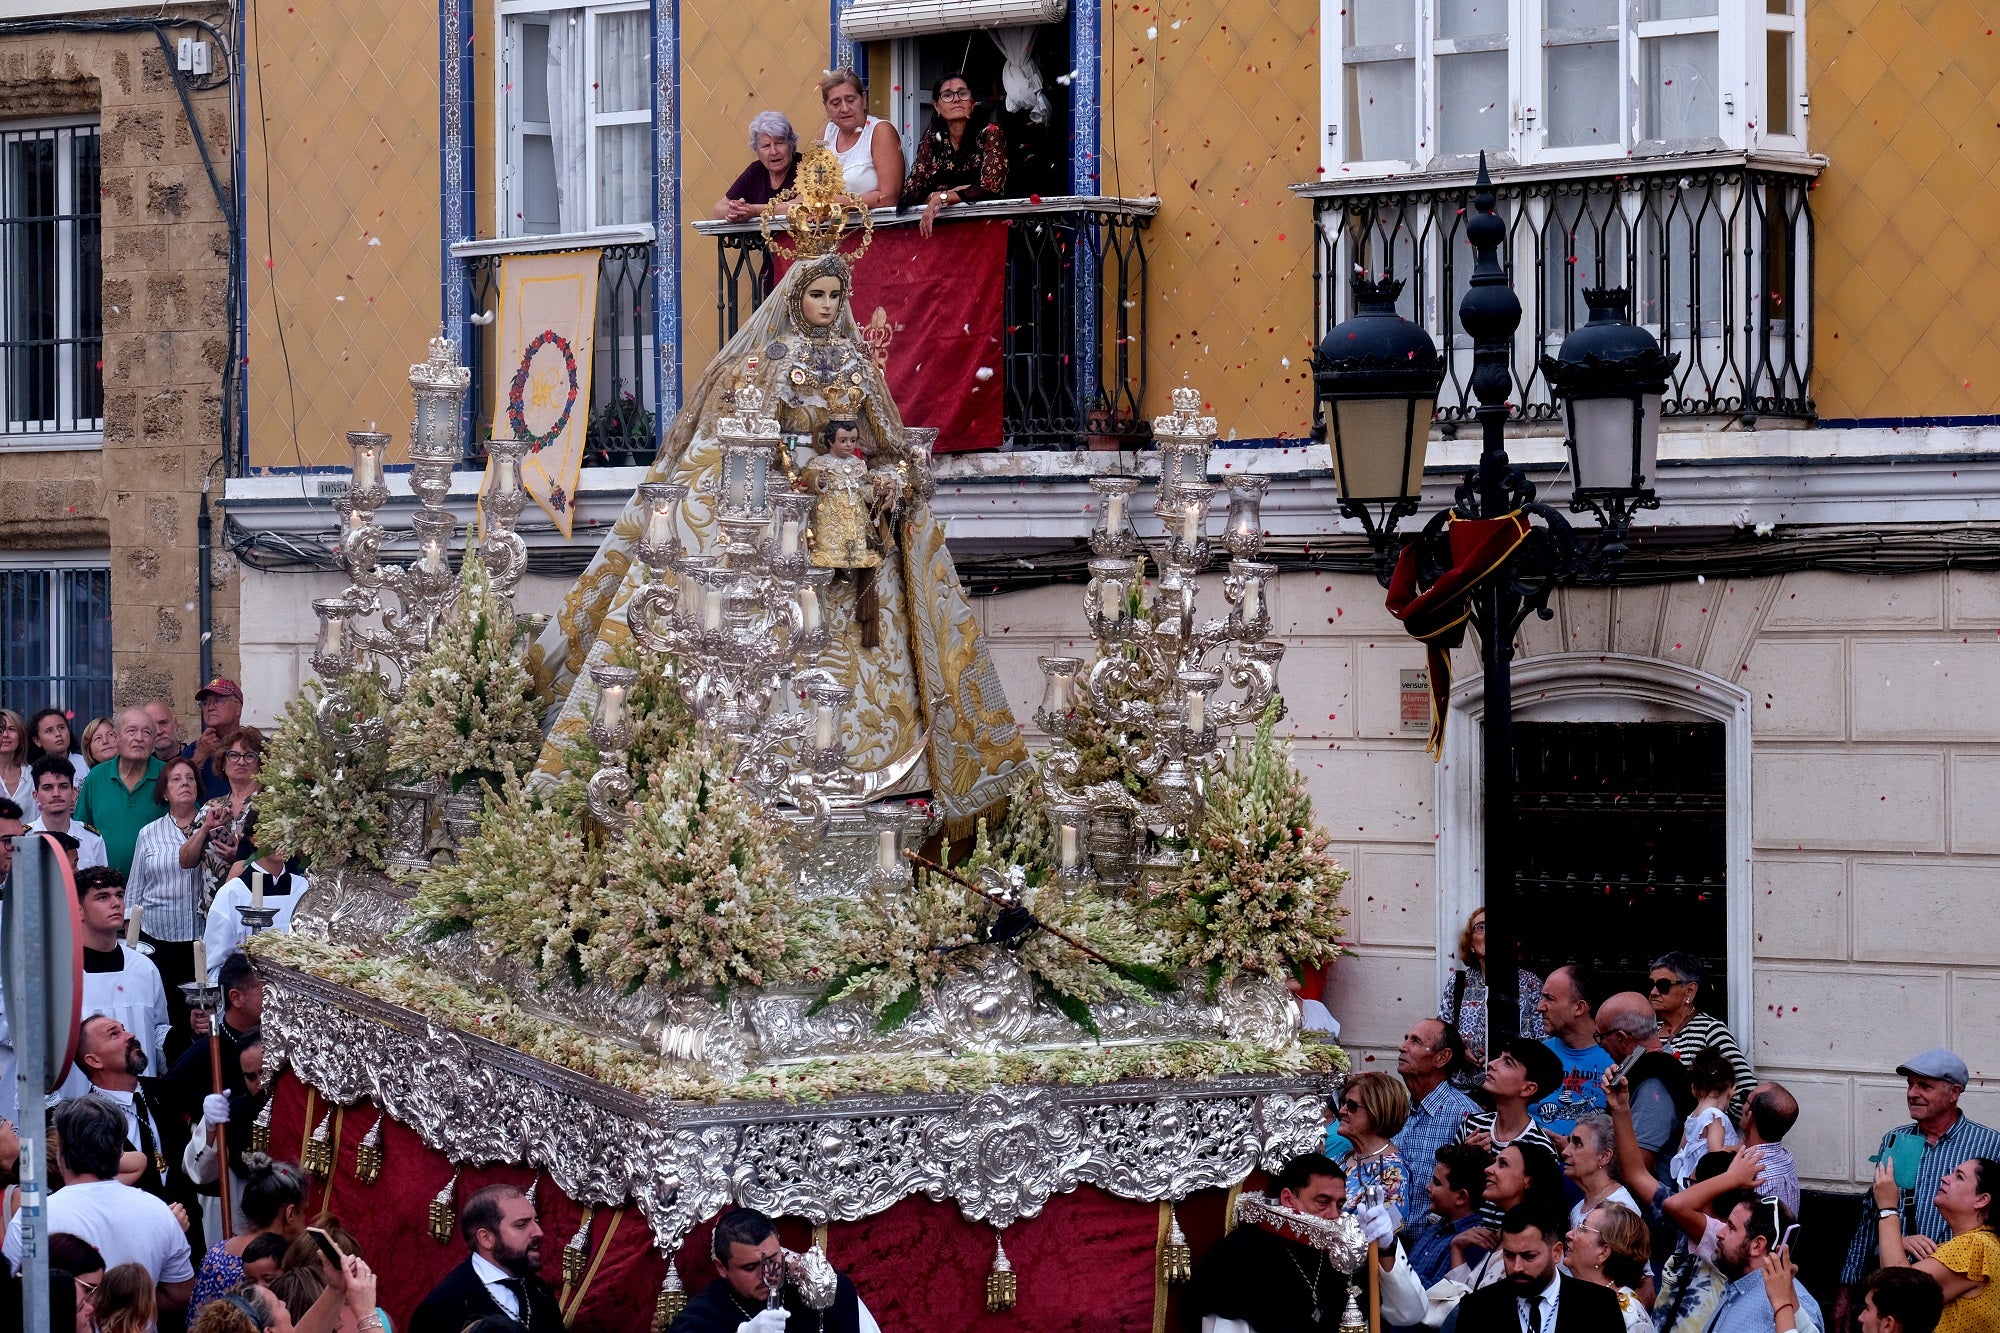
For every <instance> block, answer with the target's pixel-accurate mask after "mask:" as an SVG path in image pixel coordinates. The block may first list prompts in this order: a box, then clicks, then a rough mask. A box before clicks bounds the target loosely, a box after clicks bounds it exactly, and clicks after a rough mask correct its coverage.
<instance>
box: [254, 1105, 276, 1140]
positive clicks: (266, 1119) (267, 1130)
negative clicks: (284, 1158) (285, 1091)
mask: <svg viewBox="0 0 2000 1333" xmlns="http://www.w3.org/2000/svg"><path fill="white" fill-rule="evenodd" d="M277 1104H278V1099H277V1098H275V1097H273V1098H270V1099H269V1100H267V1101H266V1102H265V1103H264V1108H263V1109H262V1110H260V1111H259V1112H257V1118H256V1119H255V1120H252V1121H251V1122H250V1151H251V1152H269V1151H271V1108H272V1107H274V1106H276V1105H277Z"/></svg>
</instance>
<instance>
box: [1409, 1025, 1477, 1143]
mask: <svg viewBox="0 0 2000 1333" xmlns="http://www.w3.org/2000/svg"><path fill="white" fill-rule="evenodd" d="M1465 1063H1466V1056H1465V1039H1464V1038H1462V1037H1460V1036H1459V1035H1458V1030H1457V1029H1456V1028H1454V1027H1452V1026H1451V1025H1450V1024H1449V1023H1446V1022H1444V1021H1443V1020H1442V1019H1437V1018H1420V1019H1418V1020H1417V1021H1416V1022H1414V1023H1412V1024H1411V1025H1410V1030H1409V1031H1408V1032H1407V1033H1405V1034H1404V1035H1403V1044H1402V1046H1401V1047H1400V1048H1398V1050H1397V1051H1396V1074H1397V1076H1398V1077H1399V1078H1401V1079H1402V1080H1403V1086H1404V1087H1406V1088H1408V1089H1409V1090H1410V1118H1409V1119H1408V1120H1405V1121H1404V1122H1403V1127H1402V1129H1400V1130H1398V1131H1397V1132H1396V1135H1395V1139H1394V1142H1395V1144H1396V1155H1397V1156H1399V1157H1401V1158H1402V1159H1403V1170H1404V1171H1405V1172H1406V1173H1407V1174H1408V1175H1409V1177H1410V1179H1412V1180H1423V1179H1426V1178H1427V1177H1428V1176H1429V1174H1430V1169H1431V1163H1433V1162H1435V1161H1436V1160H1437V1150H1438V1149H1439V1148H1442V1147H1444V1145H1445V1144H1447V1143H1450V1142H1451V1141H1452V1140H1453V1139H1455V1138H1457V1137H1458V1127H1459V1125H1460V1124H1462V1123H1463V1122H1464V1120H1465V1117H1467V1116H1469V1115H1471V1114H1472V1113H1473V1112H1474V1111H1477V1110H1478V1109H1479V1107H1478V1105H1477V1104H1476V1103H1474V1102H1473V1100H1472V1099H1471V1098H1470V1097H1468V1096H1466V1095H1465V1094H1464V1093H1462V1092H1460V1091H1459V1090H1458V1089H1457V1088H1455V1087H1453V1086H1452V1083H1451V1076H1452V1075H1453V1074H1455V1073H1457V1072H1458V1070H1459V1069H1460V1068H1462V1067H1463V1066H1464V1065H1465Z"/></svg>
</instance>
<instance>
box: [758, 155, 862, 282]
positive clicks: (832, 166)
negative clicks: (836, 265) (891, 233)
mask: <svg viewBox="0 0 2000 1333" xmlns="http://www.w3.org/2000/svg"><path fill="white" fill-rule="evenodd" d="M792 181H793V184H792V188H791V189H789V190H786V191H784V192H783V193H781V194H778V195H775V196H773V197H772V199H771V202H770V203H768V204H765V205H764V207H763V208H762V209H761V210H759V212H758V217H757V225H758V227H759V228H760V229H761V230H762V231H763V233H764V240H765V241H766V242H768V243H769V244H770V246H771V248H773V249H774V250H776V251H777V252H778V253H779V254H781V255H784V256H785V257H786V258H788V259H813V258H817V257H818V256H820V255H830V254H833V253H834V252H835V251H837V250H839V249H840V242H841V238H842V237H844V236H845V235H846V234H847V233H848V231H849V228H850V224H849V222H848V211H849V209H851V208H854V207H855V203H856V201H855V199H854V197H853V196H852V195H850V194H848V192H847V173H846V172H844V171H842V170H841V168H840V159H839V158H837V157H835V156H834V155H833V150H832V149H831V148H829V147H827V146H826V145H825V144H824V143H816V144H810V145H808V146H807V147H806V150H805V152H803V153H801V154H799V169H798V174H797V175H795V176H794V177H793V178H792ZM781 205H782V206H783V207H784V209H785V213H784V218H785V225H786V226H787V228H789V229H790V232H791V238H792V243H791V245H790V247H787V246H786V245H785V244H784V242H783V240H782V238H780V237H774V236H772V234H771V219H772V218H774V217H776V216H778V208H779V207H780V206H781ZM859 214H860V218H861V223H860V226H861V244H860V245H858V246H856V247H855V248H854V250H853V252H852V253H850V254H849V255H848V256H847V260H848V262H849V263H853V262H854V261H855V260H857V259H859V258H861V256H862V255H863V254H864V253H866V251H867V249H868V246H869V243H870V242H872V241H873V240H874V239H875V219H874V217H873V216H872V215H871V214H870V213H869V212H868V210H867V209H865V208H863V209H860V210H859Z"/></svg>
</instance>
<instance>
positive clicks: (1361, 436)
mask: <svg viewBox="0 0 2000 1333" xmlns="http://www.w3.org/2000/svg"><path fill="white" fill-rule="evenodd" d="M1434 401H1435V400H1433V399H1430V398H1420V399H1418V400H1416V403H1415V405H1414V406H1415V411H1414V413H1413V412H1412V410H1411V408H1412V404H1411V401H1410V400H1409V399H1407V398H1347V399H1336V400H1335V401H1334V404H1333V413H1334V440H1335V448H1336V450H1337V451H1338V454H1339V456H1338V458H1336V460H1335V462H1336V465H1337V470H1338V472H1339V478H1338V480H1339V485H1340V498H1341V499H1343V500H1351V501H1359V500H1394V499H1398V498H1400V497H1403V496H1414V495H1418V494H1420V493H1421V492H1422V490H1423V484H1424V450H1425V448H1426V446H1427V445H1428V444H1429V442H1430V420H1431V410H1432V407H1433V405H1434ZM1412 423H1414V425H1413V424H1412ZM1412 434H1415V435H1416V436H1417V438H1416V439H1415V440H1414V441H1413V440H1412V439H1411V438H1410V437H1411V435H1412Z"/></svg>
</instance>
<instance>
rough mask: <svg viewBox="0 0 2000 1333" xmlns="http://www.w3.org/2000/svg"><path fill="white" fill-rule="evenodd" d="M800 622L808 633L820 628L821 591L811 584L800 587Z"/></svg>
mask: <svg viewBox="0 0 2000 1333" xmlns="http://www.w3.org/2000/svg"><path fill="white" fill-rule="evenodd" d="M799 623H800V624H802V625H804V626H805V628H806V632H807V633H811V632H812V631H814V630H816V629H818V628H819V593H818V592H817V591H816V590H815V589H814V588H813V587H812V585H811V584H807V585H806V586H804V587H802V588H800V589H799Z"/></svg>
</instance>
